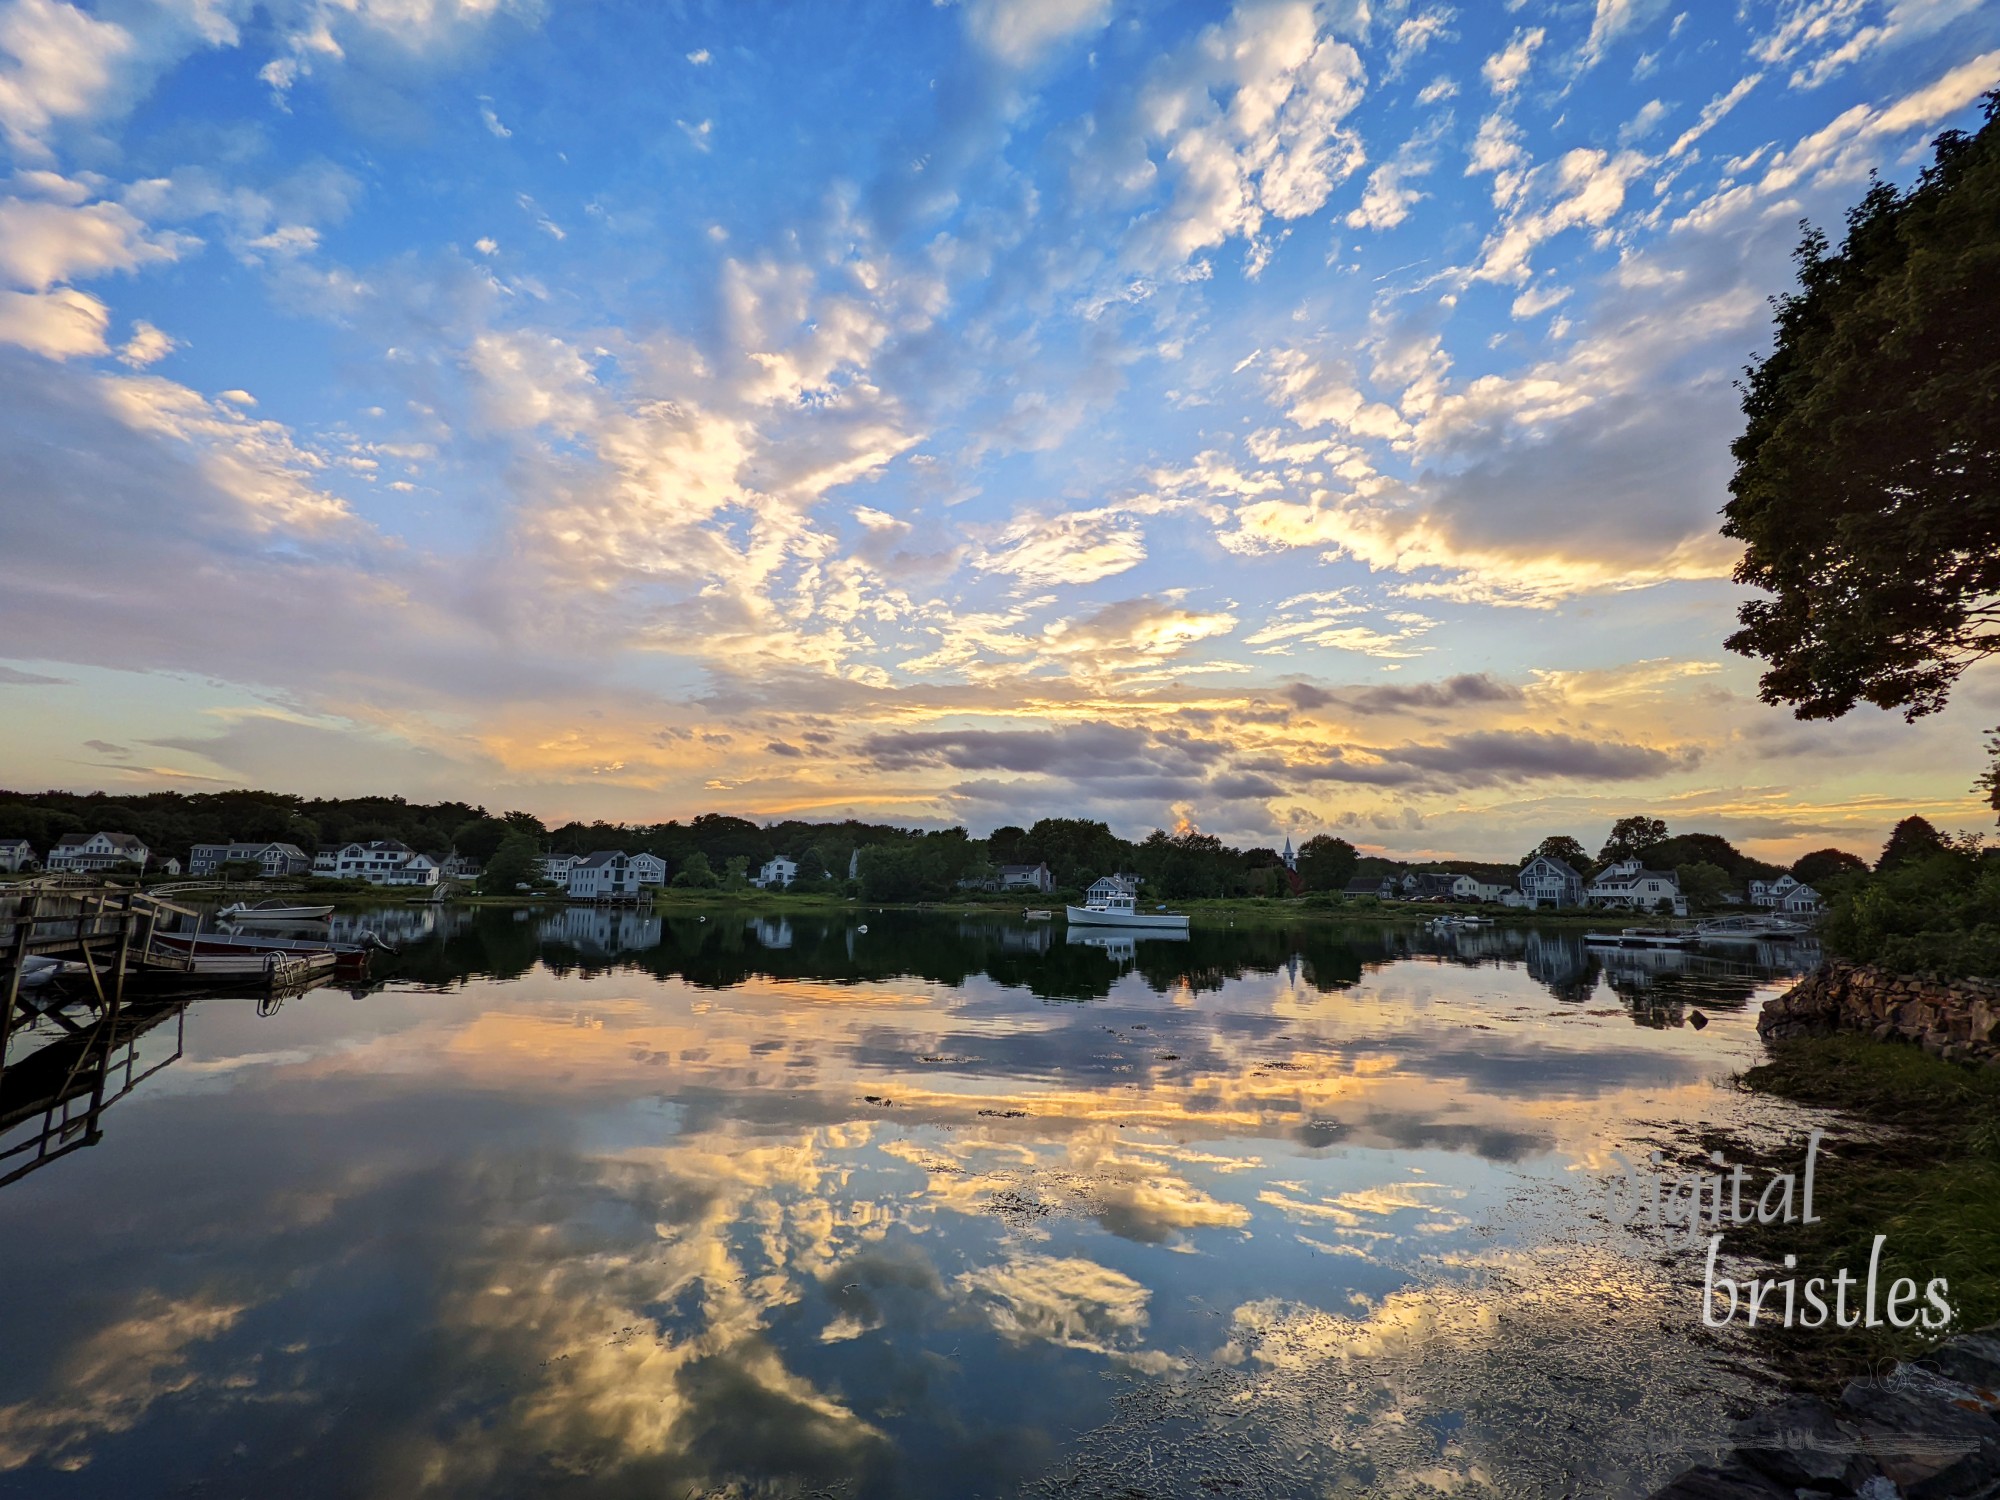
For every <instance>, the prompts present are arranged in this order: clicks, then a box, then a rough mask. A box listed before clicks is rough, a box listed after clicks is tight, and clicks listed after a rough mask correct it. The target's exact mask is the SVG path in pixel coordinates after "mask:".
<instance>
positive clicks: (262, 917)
mask: <svg viewBox="0 0 2000 1500" xmlns="http://www.w3.org/2000/svg"><path fill="white" fill-rule="evenodd" d="M216 915H217V916H219V917H223V918H226V919H227V920H229V921H231V922H318V921H321V920H323V919H324V918H327V917H330V916H332V915H333V907H332V906H331V905H330V904H329V905H326V906H293V905H291V904H290V903H289V902H285V901H259V902H257V903H256V904H254V905H252V904H251V903H250V902H248V901H238V902H236V903H235V904H234V905H231V906H225V907H223V908H222V910H221V911H219V912H217V913H216Z"/></svg>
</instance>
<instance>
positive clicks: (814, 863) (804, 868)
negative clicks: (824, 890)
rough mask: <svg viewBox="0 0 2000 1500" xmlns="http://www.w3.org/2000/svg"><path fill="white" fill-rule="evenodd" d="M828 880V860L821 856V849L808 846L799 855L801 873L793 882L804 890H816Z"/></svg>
mask: <svg viewBox="0 0 2000 1500" xmlns="http://www.w3.org/2000/svg"><path fill="white" fill-rule="evenodd" d="M825 880H826V861H825V860H823V859H821V858H820V857H819V850H817V849H815V848H813V847H811V846H810V845H808V846H807V848H806V852H805V853H803V854H801V855H800V856H799V873H798V874H797V875H796V876H794V877H793V880H792V883H793V884H794V885H796V886H798V887H799V888H800V889H802V890H808V891H816V890H818V889H819V888H820V886H821V885H822V884H823V883H824V882H825Z"/></svg>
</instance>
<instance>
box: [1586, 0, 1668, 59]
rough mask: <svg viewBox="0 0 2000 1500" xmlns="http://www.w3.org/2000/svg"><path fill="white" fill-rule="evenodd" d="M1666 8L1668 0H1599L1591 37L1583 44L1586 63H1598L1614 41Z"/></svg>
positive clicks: (1662, 12)
mask: <svg viewBox="0 0 2000 1500" xmlns="http://www.w3.org/2000/svg"><path fill="white" fill-rule="evenodd" d="M1666 9H1667V0H1597V13H1596V15H1594V16H1592V17H1591V21H1590V36H1589V37H1588V38H1587V39H1586V40H1585V42H1584V44H1583V66H1585V67H1590V66H1591V65H1592V64H1594V63H1596V62H1597V61H1598V59H1600V58H1601V57H1603V56H1604V53H1605V50H1606V49H1607V48H1609V47H1610V45H1611V44H1612V43H1613V42H1615V41H1617V40H1618V39H1619V38H1620V37H1622V36H1626V35H1628V34H1630V33H1631V32H1634V31H1637V30H1638V29H1639V28H1640V27H1642V26H1645V25H1647V24H1648V23H1649V22H1651V21H1653V20H1654V19H1655V18H1657V17H1658V16H1660V15H1662V14H1664V13H1665V11H1666Z"/></svg>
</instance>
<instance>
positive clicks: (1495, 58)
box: [1479, 26, 1548, 99]
mask: <svg viewBox="0 0 2000 1500" xmlns="http://www.w3.org/2000/svg"><path fill="white" fill-rule="evenodd" d="M1547 38H1548V32H1547V31H1545V30H1544V29H1543V28H1542V27H1540V26H1536V27H1534V28H1532V29H1528V28H1523V29H1522V30H1519V31H1516V32H1515V33H1514V36H1513V39H1512V40H1511V41H1509V42H1508V43H1507V45H1506V46H1505V47H1502V48H1501V49H1500V50H1499V51H1498V52H1496V53H1494V54H1493V55H1492V56H1491V57H1489V58H1487V59H1486V62H1485V64H1484V66H1482V67H1481V68H1480V70H1479V71H1480V73H1481V75H1482V76H1484V78H1485V79H1486V86H1487V87H1488V88H1490V89H1491V90H1493V92H1494V94H1495V95H1496V96H1497V97H1499V98H1502V99H1505V98H1507V97H1508V96H1509V95H1511V94H1513V93H1515V92H1516V91H1517V90H1518V89H1519V88H1520V87H1521V84H1522V82H1523V81H1524V80H1526V78H1527V76H1528V69H1529V67H1530V66H1532V65H1533V63H1534V60H1535V53H1536V52H1537V51H1538V50H1540V48H1541V45H1542V43H1543V42H1544V41H1546V40H1547Z"/></svg>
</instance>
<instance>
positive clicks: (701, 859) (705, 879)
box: [669, 849, 720, 891]
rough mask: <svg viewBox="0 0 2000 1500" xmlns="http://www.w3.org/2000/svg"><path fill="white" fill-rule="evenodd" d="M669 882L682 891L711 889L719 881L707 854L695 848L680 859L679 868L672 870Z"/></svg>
mask: <svg viewBox="0 0 2000 1500" xmlns="http://www.w3.org/2000/svg"><path fill="white" fill-rule="evenodd" d="M669 884H671V885H673V886H674V887H676V888H677V889H679V890H683V891H688V890H694V891H706V890H713V889H714V888H715V887H716V886H717V885H718V884H720V882H719V881H717V879H716V877H715V871H714V869H713V868H711V867H710V865H709V863H708V856H707V855H706V854H703V853H702V852H701V851H700V850H699V849H697V850H695V851H694V853H692V854H690V855H689V856H688V857H687V858H686V859H684V860H682V861H681V867H680V869H678V870H676V871H675V872H674V878H673V879H672V880H671V881H670V882H669Z"/></svg>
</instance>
